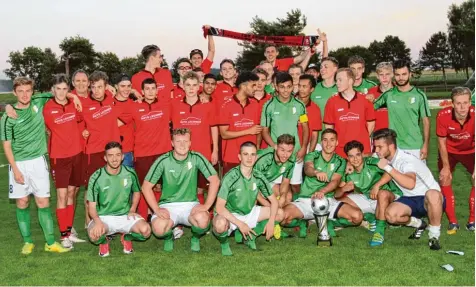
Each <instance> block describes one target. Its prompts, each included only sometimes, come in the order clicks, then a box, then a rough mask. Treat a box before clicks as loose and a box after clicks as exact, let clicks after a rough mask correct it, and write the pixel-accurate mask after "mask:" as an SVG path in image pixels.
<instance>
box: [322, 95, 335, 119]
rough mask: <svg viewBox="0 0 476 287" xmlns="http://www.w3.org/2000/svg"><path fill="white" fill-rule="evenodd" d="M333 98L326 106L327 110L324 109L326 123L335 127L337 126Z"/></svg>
mask: <svg viewBox="0 0 476 287" xmlns="http://www.w3.org/2000/svg"><path fill="white" fill-rule="evenodd" d="M332 102H333V101H332V98H331V99H329V101H328V102H327V104H326V108H325V109H324V121H323V122H324V123H325V124H328V125H334V124H335V119H334V113H333V106H334V105H333V104H332Z"/></svg>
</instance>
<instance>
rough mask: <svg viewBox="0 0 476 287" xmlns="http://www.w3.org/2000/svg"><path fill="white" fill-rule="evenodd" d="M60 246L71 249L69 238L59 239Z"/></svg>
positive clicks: (71, 243)
mask: <svg viewBox="0 0 476 287" xmlns="http://www.w3.org/2000/svg"><path fill="white" fill-rule="evenodd" d="M61 246H63V247H64V248H67V249H71V248H73V242H72V241H71V240H70V239H69V237H65V238H63V239H61Z"/></svg>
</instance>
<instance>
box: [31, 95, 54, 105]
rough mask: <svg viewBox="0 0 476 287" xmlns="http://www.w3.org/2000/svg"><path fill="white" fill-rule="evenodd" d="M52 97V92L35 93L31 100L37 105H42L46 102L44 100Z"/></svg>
mask: <svg viewBox="0 0 476 287" xmlns="http://www.w3.org/2000/svg"><path fill="white" fill-rule="evenodd" d="M53 97H54V96H53V94H52V93H41V94H36V95H33V96H32V97H31V102H32V103H33V104H35V105H39V106H41V107H43V106H44V105H45V104H46V102H47V101H48V100H49V99H51V98H53Z"/></svg>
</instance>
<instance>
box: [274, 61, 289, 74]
mask: <svg viewBox="0 0 476 287" xmlns="http://www.w3.org/2000/svg"><path fill="white" fill-rule="evenodd" d="M292 64H294V58H283V59H276V61H275V62H274V67H275V68H276V69H277V70H278V71H282V72H287V71H288V70H289V67H290V66H291V65H292Z"/></svg>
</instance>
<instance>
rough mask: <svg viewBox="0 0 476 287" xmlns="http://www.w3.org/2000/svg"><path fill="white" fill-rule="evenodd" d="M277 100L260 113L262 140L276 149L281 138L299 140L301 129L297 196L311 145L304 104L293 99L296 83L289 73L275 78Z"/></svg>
mask: <svg viewBox="0 0 476 287" xmlns="http://www.w3.org/2000/svg"><path fill="white" fill-rule="evenodd" d="M276 90H277V92H278V93H277V96H275V97H273V98H272V99H271V100H269V101H268V102H267V103H266V104H265V105H264V107H263V111H262V113H261V126H263V132H262V135H263V139H264V140H265V141H266V143H268V145H269V146H270V147H273V148H275V147H276V140H277V139H278V137H279V136H280V135H282V134H290V135H291V136H293V137H294V138H295V139H298V138H299V134H298V124H301V126H302V134H303V136H302V144H300V143H299V142H297V141H296V145H295V146H294V152H295V156H296V164H295V166H294V172H293V176H292V178H291V185H292V188H293V192H298V190H299V185H300V184H301V183H302V168H303V159H304V156H305V155H306V153H307V145H308V144H309V125H308V118H307V114H306V107H305V106H304V104H303V103H302V102H301V101H299V100H297V99H296V98H295V97H292V96H291V93H292V90H293V79H292V78H291V76H290V75H289V74H288V73H283V72H280V73H278V74H276Z"/></svg>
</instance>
